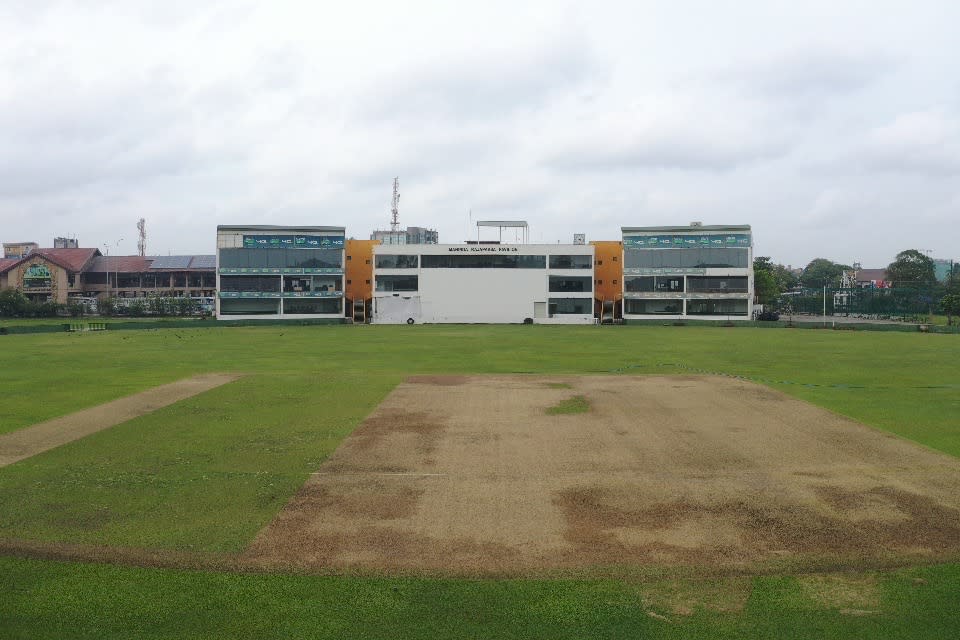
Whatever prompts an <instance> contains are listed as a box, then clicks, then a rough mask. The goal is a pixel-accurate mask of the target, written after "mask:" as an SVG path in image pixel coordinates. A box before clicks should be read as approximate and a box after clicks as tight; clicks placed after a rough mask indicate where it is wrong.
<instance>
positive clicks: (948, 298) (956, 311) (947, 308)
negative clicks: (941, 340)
mask: <svg viewBox="0 0 960 640" xmlns="http://www.w3.org/2000/svg"><path fill="white" fill-rule="evenodd" d="M940 308H941V309H943V312H944V313H945V314H947V325H952V324H953V316H960V293H948V294H947V295H945V296H943V298H941V299H940Z"/></svg>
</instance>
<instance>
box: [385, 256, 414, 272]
mask: <svg viewBox="0 0 960 640" xmlns="http://www.w3.org/2000/svg"><path fill="white" fill-rule="evenodd" d="M417 257H418V256H415V255H402V256H400V255H383V256H377V269H416V268H417V262H418V260H417Z"/></svg>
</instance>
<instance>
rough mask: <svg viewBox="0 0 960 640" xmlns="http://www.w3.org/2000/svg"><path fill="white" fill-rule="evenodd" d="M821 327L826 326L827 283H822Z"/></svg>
mask: <svg viewBox="0 0 960 640" xmlns="http://www.w3.org/2000/svg"><path fill="white" fill-rule="evenodd" d="M823 328H824V329H826V328H827V284H826V283H824V284H823Z"/></svg>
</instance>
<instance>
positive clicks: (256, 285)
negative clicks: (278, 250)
mask: <svg viewBox="0 0 960 640" xmlns="http://www.w3.org/2000/svg"><path fill="white" fill-rule="evenodd" d="M262 251H266V249H262ZM220 290H221V291H258V292H261V293H263V292H270V291H277V292H279V291H280V278H278V277H276V276H221V278H220Z"/></svg>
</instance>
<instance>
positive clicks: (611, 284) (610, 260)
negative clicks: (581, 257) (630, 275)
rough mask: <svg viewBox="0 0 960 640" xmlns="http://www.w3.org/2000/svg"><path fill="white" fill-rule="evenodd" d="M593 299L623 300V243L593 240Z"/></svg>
mask: <svg viewBox="0 0 960 640" xmlns="http://www.w3.org/2000/svg"><path fill="white" fill-rule="evenodd" d="M590 244H592V245H593V247H594V252H595V257H594V283H593V297H594V298H595V299H597V300H620V299H621V298H623V242H621V241H619V240H594V241H592V242H591V243H590Z"/></svg>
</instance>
